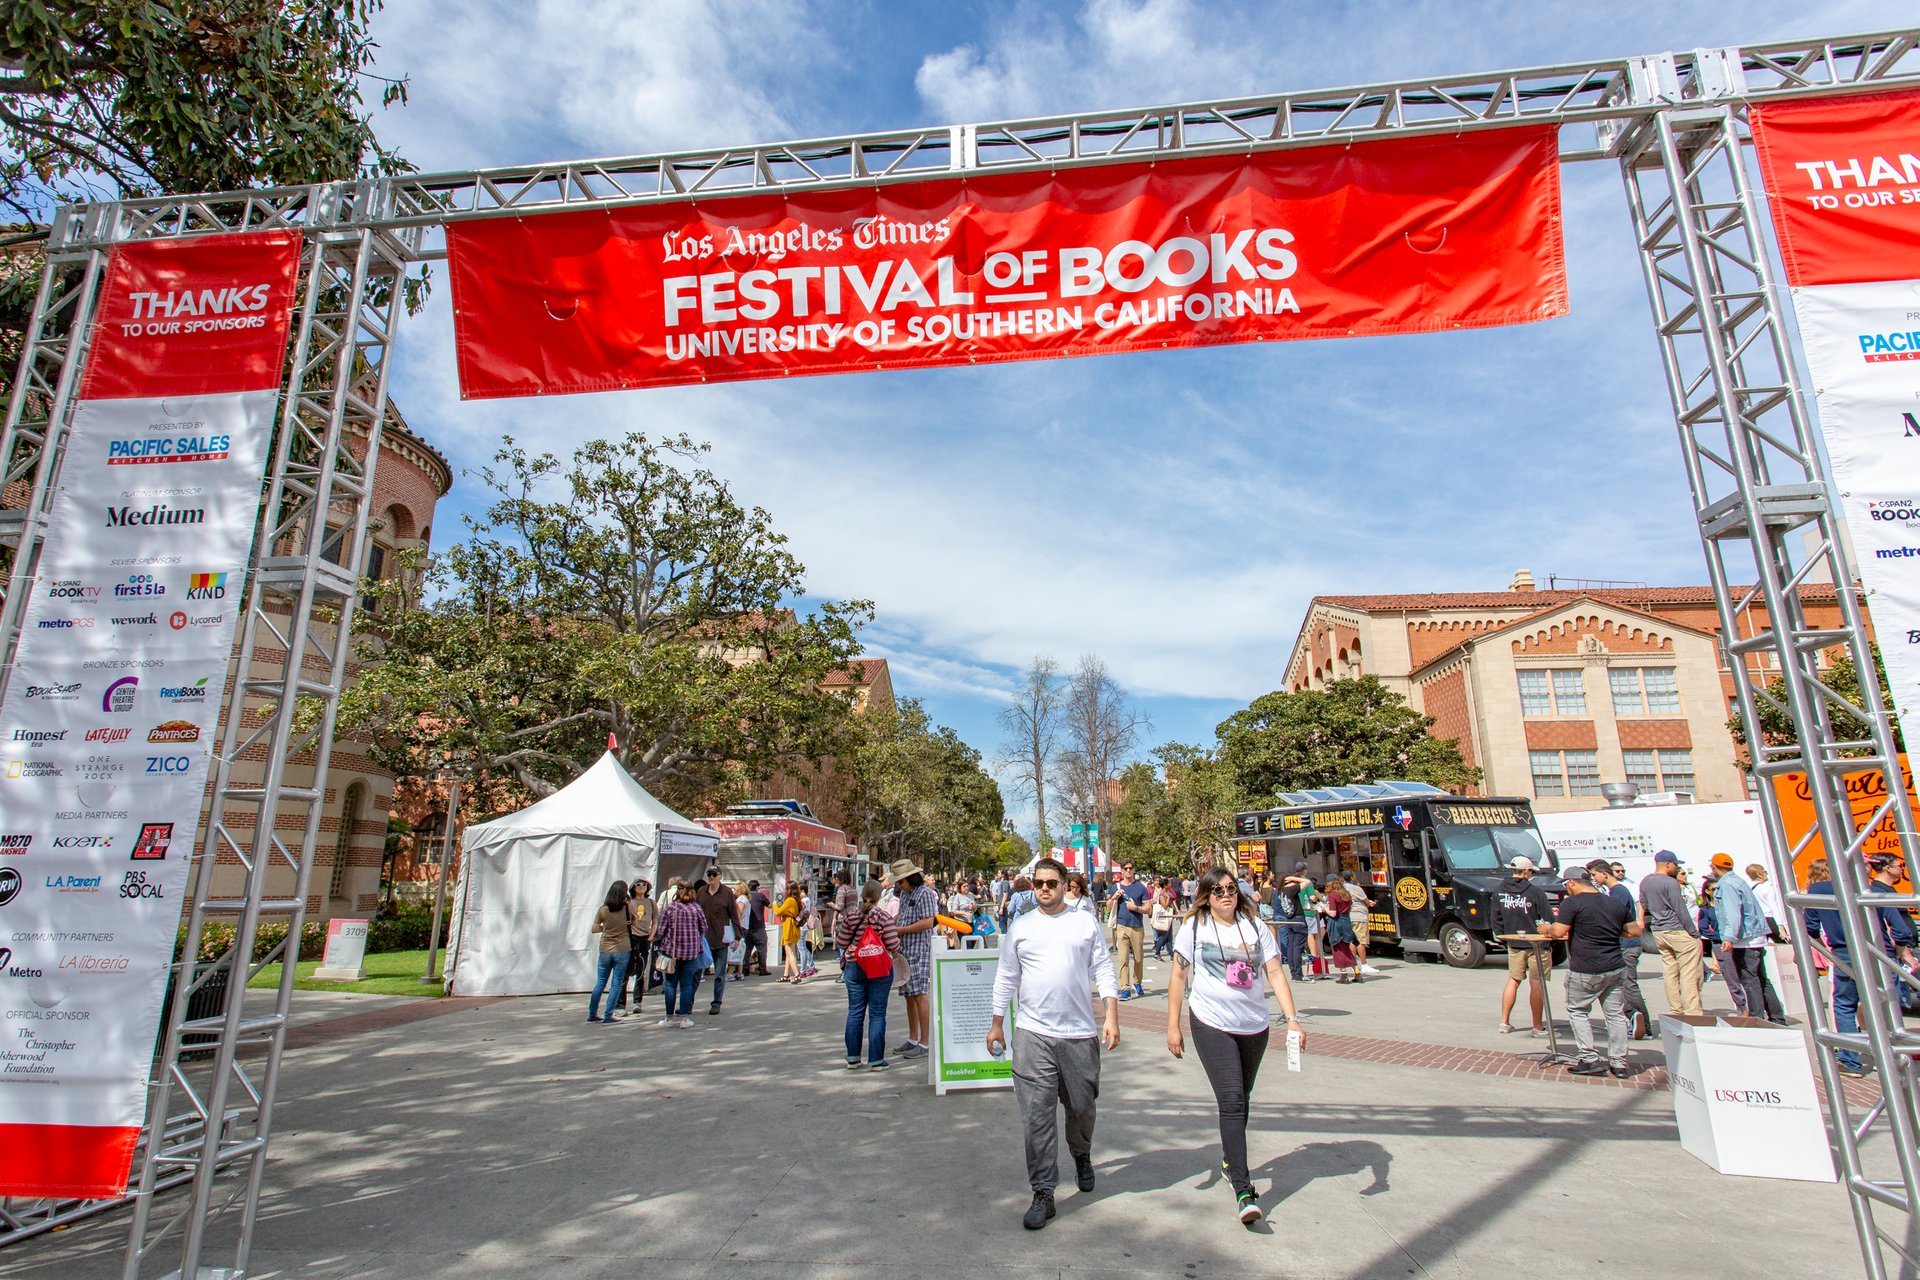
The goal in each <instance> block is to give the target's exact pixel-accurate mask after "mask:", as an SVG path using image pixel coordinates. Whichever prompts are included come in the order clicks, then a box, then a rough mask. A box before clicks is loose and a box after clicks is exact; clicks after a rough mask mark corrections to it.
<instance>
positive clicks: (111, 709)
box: [100, 676, 166, 715]
mask: <svg viewBox="0 0 1920 1280" xmlns="http://www.w3.org/2000/svg"><path fill="white" fill-rule="evenodd" d="M139 691H140V677H139V676H121V677H120V678H119V679H118V680H115V681H114V682H113V683H112V684H110V685H108V686H107V691H106V692H105V693H103V694H101V695H100V709H101V710H102V711H105V712H107V713H108V714H109V715H118V714H120V713H121V712H123V711H131V710H133V699H134V695H135V694H137V693H138V692H139ZM161 696H162V697H165V696H166V691H165V690H164V689H163V690H161Z"/></svg>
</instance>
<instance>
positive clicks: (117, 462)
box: [107, 435, 233, 467]
mask: <svg viewBox="0 0 1920 1280" xmlns="http://www.w3.org/2000/svg"><path fill="white" fill-rule="evenodd" d="M232 444H233V438H232V437H231V436H224V435H219V436H171V437H168V438H166V439H164V440H113V441H109V442H108V444H107V465H108V466H110V467H124V466H138V465H141V464H143V463H153V462H221V461H224V460H225V458H226V456H227V452H228V450H229V449H230V448H231V447H232Z"/></svg>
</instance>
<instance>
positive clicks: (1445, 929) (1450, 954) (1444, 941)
mask: <svg viewBox="0 0 1920 1280" xmlns="http://www.w3.org/2000/svg"><path fill="white" fill-rule="evenodd" d="M1436 941H1437V942H1439V944H1440V953H1441V954H1442V955H1444V956H1445V957H1446V958H1447V963H1448V964H1450V965H1452V966H1453V967H1454V968H1456V969H1478V968H1479V967H1480V962H1481V961H1482V960H1485V959H1486V958H1487V944H1486V943H1484V942H1482V941H1480V939H1478V938H1476V937H1474V936H1473V931H1472V930H1471V929H1469V928H1467V926H1465V925H1463V924H1461V923H1460V922H1459V921H1458V920H1449V921H1447V922H1446V923H1445V924H1443V925H1441V926H1440V936H1439V937H1438V938H1437V939H1436Z"/></svg>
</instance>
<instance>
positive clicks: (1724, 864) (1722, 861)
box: [1713, 853, 1733, 871]
mask: <svg viewBox="0 0 1920 1280" xmlns="http://www.w3.org/2000/svg"><path fill="white" fill-rule="evenodd" d="M1713 865H1714V866H1715V867H1716V868H1718V869H1719V870H1721V871H1731V870H1733V859H1732V858H1730V857H1728V856H1727V855H1726V854H1724V853H1716V854H1714V855H1713Z"/></svg>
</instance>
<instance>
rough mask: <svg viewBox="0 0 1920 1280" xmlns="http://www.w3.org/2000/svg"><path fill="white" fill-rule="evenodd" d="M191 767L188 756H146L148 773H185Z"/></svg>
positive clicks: (190, 758) (191, 762) (191, 763)
mask: <svg viewBox="0 0 1920 1280" xmlns="http://www.w3.org/2000/svg"><path fill="white" fill-rule="evenodd" d="M196 732H197V730H196ZM191 768H193V759H192V757H190V756H148V757H147V768H146V772H148V773H185V772H186V771H187V770H189V769H191Z"/></svg>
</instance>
